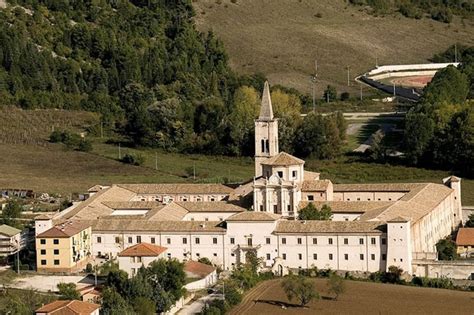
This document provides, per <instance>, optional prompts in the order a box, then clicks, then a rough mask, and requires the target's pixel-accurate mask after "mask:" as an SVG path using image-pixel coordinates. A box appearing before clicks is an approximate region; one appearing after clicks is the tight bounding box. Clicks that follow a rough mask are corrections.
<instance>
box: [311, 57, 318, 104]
mask: <svg viewBox="0 0 474 315" xmlns="http://www.w3.org/2000/svg"><path fill="white" fill-rule="evenodd" d="M317 78H318V61H317V60H315V61H314V75H312V76H311V85H312V88H313V112H315V111H316V79H317Z"/></svg>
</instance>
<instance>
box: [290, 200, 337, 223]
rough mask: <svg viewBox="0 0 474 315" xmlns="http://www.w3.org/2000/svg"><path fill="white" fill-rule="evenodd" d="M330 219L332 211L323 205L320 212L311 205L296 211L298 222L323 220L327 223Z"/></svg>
mask: <svg viewBox="0 0 474 315" xmlns="http://www.w3.org/2000/svg"><path fill="white" fill-rule="evenodd" d="M331 218H332V210H331V207H329V206H328V205H323V206H322V207H321V210H318V208H316V206H315V205H314V204H313V203H311V202H310V203H308V205H307V206H306V207H304V208H302V209H300V210H299V211H298V219H299V220H324V221H328V220H331Z"/></svg>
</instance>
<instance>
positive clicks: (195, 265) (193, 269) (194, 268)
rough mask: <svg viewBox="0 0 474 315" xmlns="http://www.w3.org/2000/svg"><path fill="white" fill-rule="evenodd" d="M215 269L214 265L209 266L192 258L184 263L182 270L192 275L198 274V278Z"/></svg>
mask: <svg viewBox="0 0 474 315" xmlns="http://www.w3.org/2000/svg"><path fill="white" fill-rule="evenodd" d="M215 270H216V268H215V267H213V266H209V265H207V264H203V263H200V262H197V261H194V260H188V261H187V262H186V263H185V264H184V271H185V272H186V273H190V274H192V275H194V276H198V277H199V278H205V277H206V276H208V275H209V274H210V273H212V272H214V271H215Z"/></svg>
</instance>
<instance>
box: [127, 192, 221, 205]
mask: <svg viewBox="0 0 474 315" xmlns="http://www.w3.org/2000/svg"><path fill="white" fill-rule="evenodd" d="M228 196H229V195H228V194H140V195H137V196H135V197H133V198H132V199H131V200H130V201H156V202H160V203H166V204H167V203H170V202H172V201H192V202H200V201H222V200H224V199H225V198H226V197H228Z"/></svg>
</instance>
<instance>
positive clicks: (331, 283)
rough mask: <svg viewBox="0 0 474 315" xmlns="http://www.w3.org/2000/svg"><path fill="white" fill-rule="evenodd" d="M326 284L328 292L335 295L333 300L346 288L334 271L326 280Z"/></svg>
mask: <svg viewBox="0 0 474 315" xmlns="http://www.w3.org/2000/svg"><path fill="white" fill-rule="evenodd" d="M327 286H328V288H329V292H331V293H334V294H335V295H336V296H335V297H334V300H337V298H338V297H339V295H340V294H342V293H344V292H345V290H346V287H345V283H344V280H343V279H342V277H340V276H339V275H337V274H336V273H331V275H330V276H329V278H328V281H327Z"/></svg>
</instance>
